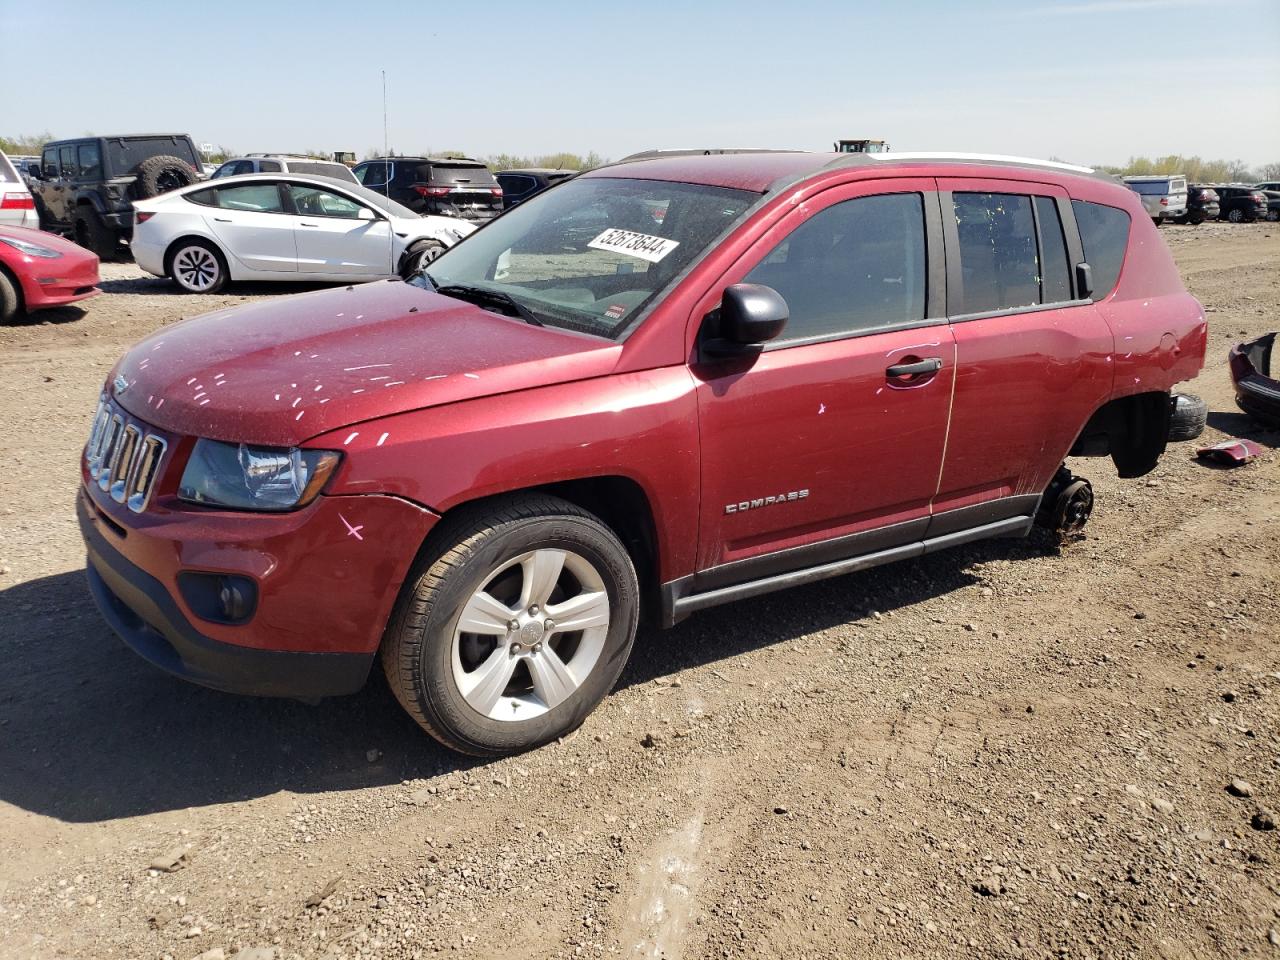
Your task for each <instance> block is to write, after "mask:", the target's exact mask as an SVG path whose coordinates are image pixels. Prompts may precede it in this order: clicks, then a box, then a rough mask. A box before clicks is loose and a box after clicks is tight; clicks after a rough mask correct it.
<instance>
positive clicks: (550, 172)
mask: <svg viewBox="0 0 1280 960" xmlns="http://www.w3.org/2000/svg"><path fill="white" fill-rule="evenodd" d="M581 172H582V171H580V170H566V169H565V168H564V167H519V168H518V169H514V170H495V171H493V175H494V176H495V177H496V176H498V174H501V173H525V174H532V175H536V176H544V177H554V176H562V177H572V176H576V175H577V174H579V173H581Z"/></svg>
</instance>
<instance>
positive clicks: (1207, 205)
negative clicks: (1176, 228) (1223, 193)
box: [1173, 183, 1220, 227]
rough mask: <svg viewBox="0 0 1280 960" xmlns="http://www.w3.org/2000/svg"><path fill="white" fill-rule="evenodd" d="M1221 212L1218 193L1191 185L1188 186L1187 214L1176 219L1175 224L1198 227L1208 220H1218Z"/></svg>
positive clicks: (1199, 185)
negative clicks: (1187, 224)
mask: <svg viewBox="0 0 1280 960" xmlns="http://www.w3.org/2000/svg"><path fill="white" fill-rule="evenodd" d="M1219 212H1220V208H1219V206H1218V193H1217V191H1216V190H1214V189H1213V187H1206V186H1202V185H1201V184H1198V183H1191V184H1188V185H1187V212H1186V213H1183V214H1180V215H1179V216H1176V217H1174V218H1173V222H1174V223H1189V224H1191V225H1192V226H1193V227H1198V226H1199V225H1200V224H1202V223H1204V222H1205V221H1206V220H1217V219H1218V213H1219Z"/></svg>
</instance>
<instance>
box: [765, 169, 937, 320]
mask: <svg viewBox="0 0 1280 960" xmlns="http://www.w3.org/2000/svg"><path fill="white" fill-rule="evenodd" d="M743 282H744V283H762V284H765V285H766V286H769V287H772V288H773V289H775V290H777V291H778V293H780V294H782V297H783V299H784V300H786V301H787V306H788V307H789V308H790V313H791V316H790V319H789V320H788V321H787V326H786V328H785V329H784V330H783V333H782V337H781V338H780V340H781V341H794V340H808V339H813V338H819V337H832V336H839V335H842V334H851V333H859V332H863V331H872V330H876V329H880V328H885V327H893V326H897V325H900V324H904V323H913V322H918V321H920V320H923V319H924V309H925V241H924V203H923V200H922V198H921V196H920V194H918V193H895V194H885V195H883V196H875V197H859V198H857V199H854V200H846V201H844V202H843V203H837V204H835V205H834V206H831V207H828V208H827V209H825V210H823V211H821V212H819V213H818V214H816V215H815V216H813V217H811V218H810V219H809V220H807V221H805V222H804V223H803V224H801V225H800V226H799V227H797V228H796V229H795V230H793V231H792V232H791V233H790V234H788V235H787V237H786V239H785V240H783V241H782V242H781V243H780V244H778V246H777V247H775V248H774V249H773V250H772V251H771V252H770V253H769V255H768V256H767V257H765V259H764V260H762V261H761V262H760V263H758V264H757V265H756V266H755V268H754V269H752V271H751V272H750V273H749V274H748V275H747V276H746V277H745V278H744V280H743Z"/></svg>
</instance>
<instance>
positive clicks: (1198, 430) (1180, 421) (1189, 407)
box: [1169, 393, 1209, 441]
mask: <svg viewBox="0 0 1280 960" xmlns="http://www.w3.org/2000/svg"><path fill="white" fill-rule="evenodd" d="M1208 418H1209V405H1208V404H1207V403H1205V402H1204V401H1203V400H1201V399H1200V398H1199V397H1197V396H1196V395H1195V394H1192V393H1177V394H1174V396H1173V410H1172V411H1171V412H1170V415H1169V439H1170V440H1172V441H1179V440H1194V439H1195V438H1196V437H1198V436H1200V434H1202V433H1204V425H1205V421H1206V420H1208Z"/></svg>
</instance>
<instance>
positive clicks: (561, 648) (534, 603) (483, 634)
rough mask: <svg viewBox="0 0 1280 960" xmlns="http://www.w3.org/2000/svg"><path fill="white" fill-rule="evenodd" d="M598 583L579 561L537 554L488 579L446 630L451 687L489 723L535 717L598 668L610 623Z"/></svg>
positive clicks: (574, 556) (562, 553)
mask: <svg viewBox="0 0 1280 960" xmlns="http://www.w3.org/2000/svg"><path fill="white" fill-rule="evenodd" d="M610 615H611V611H610V603H609V594H608V592H607V591H606V589H605V584H604V579H603V577H601V575H600V573H599V571H597V570H596V568H595V566H594V565H593V564H592V563H591V562H590V561H588V560H587V559H586V558H585V557H583V556H581V555H580V554H578V553H575V552H573V551H570V550H556V549H550V548H541V549H537V550H532V551H529V552H528V553H524V554H521V555H520V556H517V557H515V558H513V559H512V560H510V561H508V562H506V563H504V564H502V565H501V566H500V567H498V568H497V569H496V570H494V571H493V572H492V573H490V574H489V575H488V576H487V577H486V578H485V579H484V581H483V582H482V583H481V585H480V586H479V588H478V589H476V590H475V592H474V593H472V595H471V597H470V599H469V600H468V601H467V602H466V603H465V604H464V605H463V608H462V610H461V612H460V613H459V614H458V617H457V620H456V621H455V623H454V627H453V642H452V652H451V658H452V663H453V680H454V683H455V684H456V685H457V688H458V691H459V692H460V693H461V694H462V696H463V699H464V700H466V702H467V704H468V705H469V706H470V707H471V708H472V709H473V710H475V711H476V712H477V713H479V714H481V715H482V716H485V717H488V718H489V719H492V720H503V721H522V720H529V719H532V718H534V717H538V716H541V715H542V714H544V713H546V712H547V711H549V710H552V709H554V708H555V707H556V706H558V705H559V704H561V703H563V702H564V701H565V700H567V699H568V698H569V697H571V696H572V695H573V694H574V693H575V692H576V691H577V690H578V688H579V687H580V686H582V684H583V682H584V681H585V680H586V679H587V677H588V676H590V674H591V672H592V670H593V669H595V667H596V664H597V663H598V662H599V661H600V654H601V651H602V650H603V649H604V645H605V639H606V637H607V635H608V632H609V622H610Z"/></svg>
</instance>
